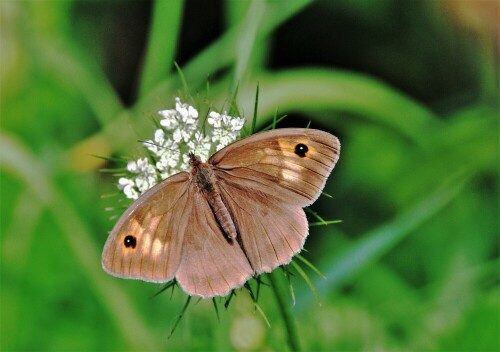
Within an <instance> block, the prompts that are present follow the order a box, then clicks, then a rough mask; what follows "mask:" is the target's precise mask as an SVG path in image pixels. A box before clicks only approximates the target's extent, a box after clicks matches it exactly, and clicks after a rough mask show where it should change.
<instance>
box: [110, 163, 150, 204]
mask: <svg viewBox="0 0 500 352" xmlns="http://www.w3.org/2000/svg"><path fill="white" fill-rule="evenodd" d="M127 170H128V171H129V172H130V173H131V174H133V175H136V176H133V177H132V178H130V179H128V178H125V177H121V178H120V179H119V180H118V188H119V189H121V190H123V193H124V194H125V196H126V197H127V198H131V199H137V198H138V197H139V194H142V193H144V192H146V191H147V190H148V189H150V188H151V187H153V186H154V185H155V184H156V183H157V182H158V178H157V175H156V169H155V167H154V166H153V165H151V164H150V163H149V161H148V159H147V158H140V159H137V160H135V161H129V162H128V163H127Z"/></svg>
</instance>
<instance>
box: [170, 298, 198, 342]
mask: <svg viewBox="0 0 500 352" xmlns="http://www.w3.org/2000/svg"><path fill="white" fill-rule="evenodd" d="M191 298H192V296H188V297H187V299H186V303H185V304H184V307H183V308H182V311H181V314H179V316H178V317H177V319H176V321H175V323H174V326H172V329H171V330H170V333H169V334H168V338H170V337H172V335H173V334H174V332H175V329H176V328H177V325H179V322H180V321H181V319H182V317H183V316H184V314H185V313H186V310H187V309H188V307H189V303H190V302H191Z"/></svg>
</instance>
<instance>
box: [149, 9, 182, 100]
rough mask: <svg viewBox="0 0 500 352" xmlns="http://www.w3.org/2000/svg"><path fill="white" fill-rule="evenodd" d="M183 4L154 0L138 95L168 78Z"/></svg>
mask: <svg viewBox="0 0 500 352" xmlns="http://www.w3.org/2000/svg"><path fill="white" fill-rule="evenodd" d="M183 4H184V2H183V1H182V0H169V1H155V2H154V5H153V15H152V21H151V28H150V31H149V36H148V44H147V49H146V53H145V60H144V66H143V68H142V72H141V79H140V84H139V96H144V95H145V94H147V93H148V92H149V91H150V90H151V89H152V88H153V87H154V86H156V85H157V84H158V83H159V82H160V81H162V80H164V79H168V77H169V72H170V69H171V64H172V61H173V60H174V56H175V50H176V47H177V43H178V37H179V31H180V28H181V18H182V10H183Z"/></svg>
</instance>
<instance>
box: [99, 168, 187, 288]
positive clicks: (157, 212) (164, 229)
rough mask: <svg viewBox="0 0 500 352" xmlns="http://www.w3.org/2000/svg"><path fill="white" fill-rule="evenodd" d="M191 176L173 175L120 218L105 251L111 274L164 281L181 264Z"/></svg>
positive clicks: (103, 258) (135, 203)
mask: <svg viewBox="0 0 500 352" xmlns="http://www.w3.org/2000/svg"><path fill="white" fill-rule="evenodd" d="M189 187H190V183H189V174H188V173H186V172H182V173H179V174H177V175H174V176H172V177H170V178H168V179H166V180H165V181H163V182H161V183H160V184H158V185H156V186H154V187H153V188H152V189H150V190H149V191H147V192H146V193H145V194H143V195H142V196H141V197H140V198H139V199H138V200H137V201H136V202H134V203H133V204H132V205H131V206H130V208H128V209H127V211H126V212H125V213H124V214H123V215H122V216H121V218H120V220H119V221H118V223H117V224H116V225H115V227H114V228H113V231H112V232H111V234H110V236H109V238H108V240H107V242H106V244H105V246H104V251H103V256H102V266H103V268H104V269H105V270H106V271H107V272H108V273H110V274H112V275H115V276H118V277H123V278H133V279H141V280H144V281H153V282H165V281H168V280H170V279H171V278H172V277H173V276H174V274H175V272H176V270H177V268H178V266H179V263H180V258H181V252H182V245H183V240H184V233H185V230H186V227H187V226H188V219H189V214H190V213H191V209H192V206H193V202H192V200H191V199H189V193H188V192H187V191H188V188H189Z"/></svg>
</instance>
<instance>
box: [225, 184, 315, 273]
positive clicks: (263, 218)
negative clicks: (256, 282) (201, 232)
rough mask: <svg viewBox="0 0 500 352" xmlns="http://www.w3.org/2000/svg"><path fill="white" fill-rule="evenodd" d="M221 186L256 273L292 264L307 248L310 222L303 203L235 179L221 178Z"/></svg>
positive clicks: (243, 245)
mask: <svg viewBox="0 0 500 352" xmlns="http://www.w3.org/2000/svg"><path fill="white" fill-rule="evenodd" d="M219 189H220V191H221V194H222V197H223V199H224V202H225V203H226V204H227V206H228V208H229V211H230V212H231V214H232V215H233V219H234V221H235V222H236V227H237V231H238V235H239V236H240V241H241V244H242V247H243V248H244V251H245V254H246V256H247V258H248V260H249V261H250V263H251V266H252V268H253V270H254V272H255V273H257V274H260V273H262V272H270V271H272V270H273V269H274V268H276V267H277V266H280V265H283V264H288V263H289V262H290V260H291V259H292V257H293V256H294V255H295V254H296V253H298V252H300V250H301V249H302V248H303V246H304V242H305V240H306V237H307V233H308V226H307V219H306V216H305V214H304V210H303V209H302V208H301V207H299V206H296V205H291V204H284V203H283V202H281V201H280V200H278V199H276V198H274V197H271V196H269V195H268V194H265V193H262V192H260V191H258V190H250V189H248V188H246V187H245V186H241V185H239V184H235V183H232V182H227V181H224V182H221V183H220V184H219Z"/></svg>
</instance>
